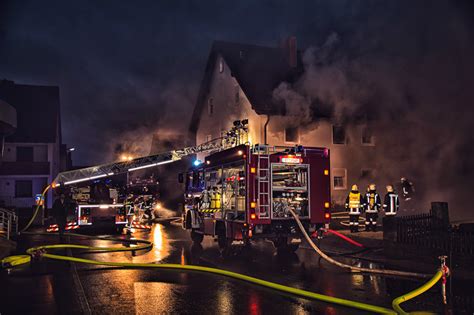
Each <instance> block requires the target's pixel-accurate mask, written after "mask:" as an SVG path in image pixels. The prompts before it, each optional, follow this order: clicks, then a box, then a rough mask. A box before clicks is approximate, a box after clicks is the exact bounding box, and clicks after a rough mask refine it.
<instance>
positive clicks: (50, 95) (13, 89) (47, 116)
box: [0, 80, 61, 143]
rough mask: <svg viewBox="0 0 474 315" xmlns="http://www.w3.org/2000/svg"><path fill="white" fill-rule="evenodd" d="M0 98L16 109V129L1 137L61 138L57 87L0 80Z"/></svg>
mask: <svg viewBox="0 0 474 315" xmlns="http://www.w3.org/2000/svg"><path fill="white" fill-rule="evenodd" d="M0 99H2V100H4V101H5V102H7V103H9V104H10V105H12V106H13V107H14V108H15V109H16V112H17V129H16V131H15V132H14V133H13V134H12V135H10V136H8V137H6V138H5V141H7V142H24V143H26V142H28V143H54V142H56V140H59V142H61V139H60V137H61V128H60V107H59V87H57V86H39V85H38V86H37V85H23V84H15V83H14V82H13V81H8V80H0ZM58 136H59V139H57V138H58Z"/></svg>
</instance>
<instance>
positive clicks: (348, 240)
mask: <svg viewBox="0 0 474 315" xmlns="http://www.w3.org/2000/svg"><path fill="white" fill-rule="evenodd" d="M328 233H331V234H334V235H336V236H338V237H340V238H342V239H343V240H345V241H346V242H348V243H351V244H352V245H355V246H357V247H364V245H362V244H361V243H359V242H356V241H354V240H353V239H351V238H349V237H347V236H345V235H344V234H341V233H339V232H337V231H334V230H331V229H328Z"/></svg>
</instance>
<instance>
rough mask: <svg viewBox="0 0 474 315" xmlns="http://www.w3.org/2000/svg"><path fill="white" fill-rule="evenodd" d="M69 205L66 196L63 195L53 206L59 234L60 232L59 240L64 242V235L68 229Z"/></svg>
mask: <svg viewBox="0 0 474 315" xmlns="http://www.w3.org/2000/svg"><path fill="white" fill-rule="evenodd" d="M67 208H68V206H67V203H66V195H65V194H64V193H61V194H60V195H59V198H58V199H56V200H55V201H54V204H53V216H54V219H55V221H56V224H57V225H58V232H59V239H60V240H62V238H63V235H64V230H65V229H66V224H67V216H68V211H67Z"/></svg>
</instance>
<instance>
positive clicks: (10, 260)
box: [1, 186, 447, 314]
mask: <svg viewBox="0 0 474 315" xmlns="http://www.w3.org/2000/svg"><path fill="white" fill-rule="evenodd" d="M49 188H50V186H48V187H47V188H46V189H45V190H44V192H43V195H44V193H46V191H47V190H48V189H49ZM38 209H39V206H38V207H37V209H36V211H35V213H34V215H33V217H32V219H31V220H30V222H29V223H28V224H27V226H26V227H25V228H24V229H23V230H22V231H25V230H26V229H27V228H28V227H29V226H30V225H31V223H32V222H33V220H34V218H35V216H36V214H37V212H38ZM289 212H290V213H291V214H292V215H293V217H294V218H295V221H296V222H297V224H298V226H299V228H300V229H301V232H302V233H303V235H304V236H305V238H306V240H307V241H308V243H309V244H310V245H311V247H312V248H313V249H314V250H315V251H316V252H317V253H318V254H319V255H320V256H321V257H322V258H323V259H325V260H326V261H328V262H330V263H332V264H335V265H337V266H339V267H341V268H344V269H348V270H350V271H351V272H367V273H377V274H385V275H395V276H409V277H419V278H427V277H429V275H426V274H420V273H413V272H404V271H396V270H384V269H372V268H361V267H356V266H350V265H346V264H343V263H341V262H338V261H336V260H334V259H332V258H331V257H329V256H327V255H326V254H325V253H324V252H322V251H321V250H320V249H319V248H318V247H317V246H316V245H315V244H314V242H313V241H312V240H311V238H310V236H309V235H308V233H307V232H306V230H305V229H304V227H303V225H302V223H301V221H300V220H299V218H298V216H297V215H296V213H294V212H293V211H292V210H291V209H290V210H289ZM48 235H52V234H48ZM69 235H71V236H80V237H88V238H99V239H102V240H109V241H120V242H128V243H135V244H138V243H143V244H144V245H136V246H133V247H94V246H87V245H76V244H54V245H43V246H38V247H32V248H29V249H28V250H27V251H26V253H27V254H28V255H15V256H9V257H6V258H4V259H2V260H1V265H2V267H6V268H11V267H15V266H19V265H22V264H27V263H29V262H31V259H32V258H39V257H45V258H49V259H55V260H62V261H70V262H79V263H85V264H93V265H102V266H111V267H128V268H159V269H165V270H185V271H198V272H205V273H211V274H216V275H222V276H227V277H230V278H234V279H238V280H243V281H246V282H249V283H253V284H256V285H260V286H264V287H267V288H271V289H274V290H278V291H281V292H286V293H290V294H293V295H296V296H301V297H304V298H309V299H315V300H319V301H323V302H328V303H333V304H337V305H341V306H345V307H351V308H356V309H359V310H364V311H369V312H373V313H379V314H397V313H398V314H406V313H405V312H404V311H403V309H402V308H401V307H400V304H401V303H403V302H405V301H407V300H410V299H413V298H414V297H416V296H418V295H420V294H422V293H424V292H426V291H427V290H429V289H430V288H431V287H433V286H434V285H435V284H436V283H437V282H438V281H439V280H440V279H441V277H443V279H445V276H446V275H447V272H446V270H447V267H446V269H443V268H442V269H441V270H439V271H438V272H437V273H436V274H435V275H434V276H433V277H432V278H431V279H430V281H428V282H427V283H426V284H424V285H423V286H421V287H420V288H418V289H416V290H413V291H411V292H409V293H407V294H404V295H402V296H400V297H398V298H396V299H394V300H393V302H392V307H393V308H394V310H395V311H393V310H391V309H388V308H384V307H380V306H376V305H371V304H366V303H361V302H357V301H352V300H347V299H342V298H337V297H332V296H328V295H324V294H319V293H315V292H311V291H307V290H303V289H298V288H293V287H290V286H285V285H282V284H278V283H274V282H270V281H266V280H263V279H259V278H255V277H251V276H247V275H244V274H240V273H236V272H232V271H228V270H223V269H217V268H211V267H204V266H196V265H180V264H155V263H130V262H107V261H98V260H93V259H85V258H78V257H70V256H64V255H57V254H49V253H48V250H49V249H60V248H71V249H86V250H90V251H95V252H117V251H122V252H127V251H131V252H136V251H139V250H149V249H151V248H152V247H153V243H151V242H149V241H146V240H128V239H120V238H110V237H91V236H86V235H82V234H73V233H70V234H69Z"/></svg>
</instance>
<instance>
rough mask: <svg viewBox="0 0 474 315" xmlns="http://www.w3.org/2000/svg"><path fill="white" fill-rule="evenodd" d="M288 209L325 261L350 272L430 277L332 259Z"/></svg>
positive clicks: (296, 216)
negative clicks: (358, 265)
mask: <svg viewBox="0 0 474 315" xmlns="http://www.w3.org/2000/svg"><path fill="white" fill-rule="evenodd" d="M288 211H289V212H290V213H291V215H292V216H293V217H294V218H295V221H296V223H297V224H298V226H299V228H300V230H301V233H303V235H304V237H305V238H306V241H308V243H309V245H310V246H311V247H312V248H313V249H314V250H315V251H316V252H317V253H318V254H319V255H320V256H321V257H322V258H323V259H324V260H326V261H327V262H329V263H331V264H333V265H336V266H338V267H341V268H344V269H347V270H350V271H352V272H367V273H376V274H383V275H392V276H403V277H416V278H430V277H431V275H427V274H423V273H417V272H407V271H398V270H389V269H372V268H363V267H357V266H351V265H346V264H344V263H341V262H339V261H337V260H334V259H332V258H331V257H329V256H328V255H326V254H325V253H324V252H323V251H322V250H321V249H319V247H318V246H316V244H314V242H313V240H312V239H311V237H310V236H309V235H308V233H307V232H306V230H305V228H304V226H303V224H302V223H301V221H300V219H299V218H298V215H297V214H296V213H295V212H294V211H293V210H291V209H288Z"/></svg>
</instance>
